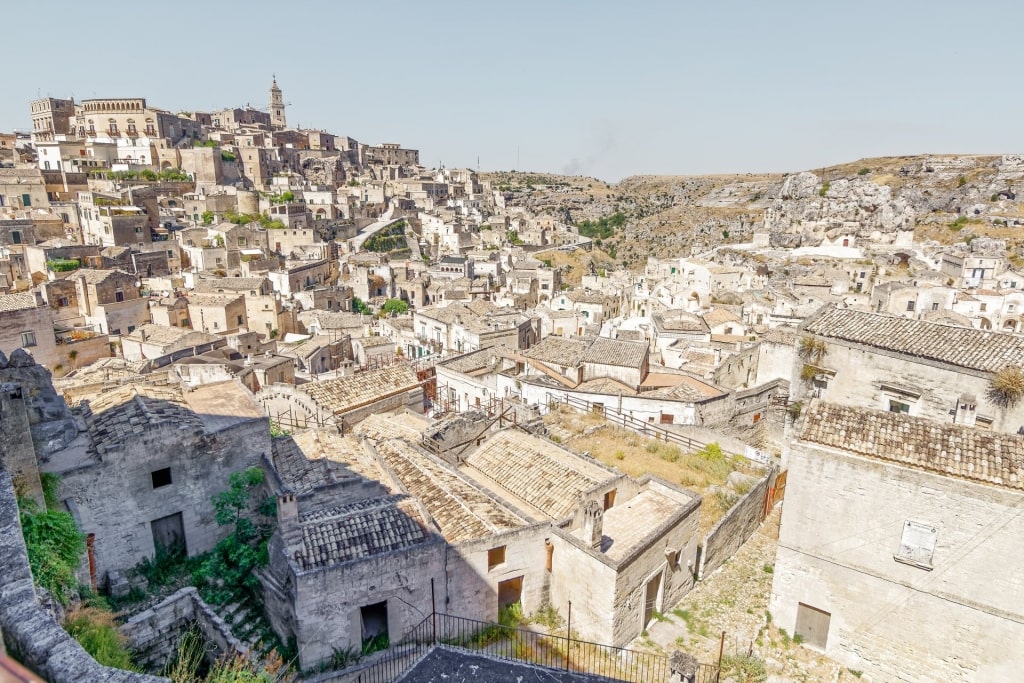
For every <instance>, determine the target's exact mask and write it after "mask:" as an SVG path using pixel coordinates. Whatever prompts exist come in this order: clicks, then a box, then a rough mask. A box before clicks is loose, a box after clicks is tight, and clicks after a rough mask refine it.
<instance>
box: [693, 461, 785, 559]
mask: <svg viewBox="0 0 1024 683" xmlns="http://www.w3.org/2000/svg"><path fill="white" fill-rule="evenodd" d="M774 476H775V472H774V470H772V471H769V472H768V474H766V475H765V476H764V477H763V478H761V480H760V481H758V482H757V483H756V484H754V486H753V487H751V489H750V490H749V491H747V492H746V493H745V494H743V497H742V498H740V499H739V501H737V502H736V504H735V505H733V506H732V507H731V508H730V509H729V511H728V512H727V513H725V517H723V518H722V519H720V520H718V524H716V525H715V526H714V527H713V528H712V529H711V531H709V532H708V535H707V536H705V537H704V544H703V546H702V550H701V555H700V572H699V574H698V576H699V577H700V578H702V579H703V578H704V577H705V576H707V575H708V574H710V573H711V572H713V571H715V570H716V569H718V568H719V567H721V566H722V564H724V563H725V561H726V560H728V559H729V558H730V557H732V556H733V554H735V552H736V551H737V550H739V548H740V546H741V545H743V544H744V543H746V541H747V539H748V538H750V537H751V536H753V535H754V532H755V531H757V527H759V526H760V525H761V519H762V518H761V513H762V511H763V509H764V497H765V494H766V493H767V491H768V484H769V482H770V481H771V480H772V478H773V477H774Z"/></svg>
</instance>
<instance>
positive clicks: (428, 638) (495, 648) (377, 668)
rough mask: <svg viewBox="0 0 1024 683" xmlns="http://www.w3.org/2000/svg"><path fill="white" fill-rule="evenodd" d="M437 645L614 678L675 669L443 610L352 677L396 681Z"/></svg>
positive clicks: (647, 682)
mask: <svg viewBox="0 0 1024 683" xmlns="http://www.w3.org/2000/svg"><path fill="white" fill-rule="evenodd" d="M435 644H438V645H448V646H451V647H456V648H460V649H464V650H468V651H473V652H479V653H481V654H486V655H489V656H491V657H498V658H501V659H507V660H511V661H516V662H527V663H530V664H537V665H540V666H546V667H549V668H552V669H560V670H563V671H577V672H580V673H586V674H589V675H592V676H600V677H602V678H607V679H609V680H610V681H629V682H631V683H662V682H663V681H668V679H669V674H670V671H669V666H668V658H667V657H664V656H662V655H659V654H654V653H650V652H639V651H636V650H629V649H626V648H621V647H613V646H611V645H601V644H599V643H591V642H588V641H585V640H579V639H576V638H569V637H567V636H561V635H554V634H548V633H543V632H537V631H532V630H529V629H524V628H516V627H512V626H503V625H501V624H495V623H490V622H485V621H477V620H475V619H467V618H465V617H457V616H453V615H450V614H440V613H437V614H432V615H430V616H429V617H427V618H426V619H424V620H423V621H422V622H420V623H419V624H418V625H417V626H416V627H414V628H413V629H412V631H410V632H409V633H408V634H406V636H405V637H404V638H403V639H402V641H401V642H400V643H398V644H396V645H393V646H392V647H391V648H390V649H388V650H387V651H386V652H384V653H381V654H380V655H378V658H377V659H376V660H375V661H374V662H373V663H372V664H369V665H368V666H366V667H365V668H364V669H363V670H362V671H360V672H358V673H355V672H354V673H353V675H352V677H351V679H350V680H352V681H357V682H358V683H390V682H391V681H393V680H395V679H396V678H397V677H398V676H400V675H401V674H402V673H404V672H405V671H407V670H408V669H409V668H410V667H411V666H412V665H413V664H414V663H415V662H416V661H417V660H418V659H419V658H420V657H421V656H422V655H424V654H426V652H427V650H429V649H430V647H432V646H433V645H435ZM718 679H719V667H718V666H716V665H713V664H700V665H699V666H698V669H697V672H696V677H695V678H694V679H693V681H694V683H718Z"/></svg>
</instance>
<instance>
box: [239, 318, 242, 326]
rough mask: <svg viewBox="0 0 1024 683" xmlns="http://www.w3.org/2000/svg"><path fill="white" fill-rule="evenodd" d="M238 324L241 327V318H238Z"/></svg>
mask: <svg viewBox="0 0 1024 683" xmlns="http://www.w3.org/2000/svg"><path fill="white" fill-rule="evenodd" d="M238 324H239V325H241V324H242V316H238Z"/></svg>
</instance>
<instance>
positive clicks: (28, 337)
mask: <svg viewBox="0 0 1024 683" xmlns="http://www.w3.org/2000/svg"><path fill="white" fill-rule="evenodd" d="M21 345H22V346H24V347H29V346H35V345H36V333H35V332H22V333H21Z"/></svg>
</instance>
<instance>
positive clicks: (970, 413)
mask: <svg viewBox="0 0 1024 683" xmlns="http://www.w3.org/2000/svg"><path fill="white" fill-rule="evenodd" d="M977 405H978V400H977V399H976V398H975V397H974V396H973V395H971V394H960V399H959V400H958V401H957V402H956V412H955V414H954V417H953V423H954V424H958V425H963V426H964V427H973V426H974V425H975V424H976V423H977V421H978V413H977V411H976V408H977Z"/></svg>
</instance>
